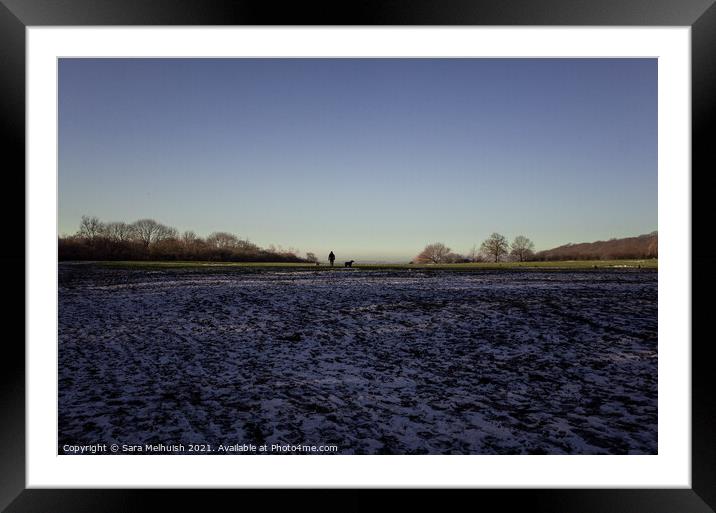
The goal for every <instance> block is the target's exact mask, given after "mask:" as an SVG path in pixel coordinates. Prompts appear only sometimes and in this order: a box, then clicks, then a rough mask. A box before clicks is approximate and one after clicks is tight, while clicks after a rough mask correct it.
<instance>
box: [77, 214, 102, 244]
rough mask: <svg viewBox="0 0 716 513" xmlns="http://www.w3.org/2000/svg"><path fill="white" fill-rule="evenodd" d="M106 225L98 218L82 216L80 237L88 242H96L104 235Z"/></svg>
mask: <svg viewBox="0 0 716 513" xmlns="http://www.w3.org/2000/svg"><path fill="white" fill-rule="evenodd" d="M103 231H104V225H103V224H102V221H100V220H99V219H98V218H97V217H95V216H92V217H89V216H82V220H81V221H80V230H79V232H78V235H79V236H80V237H82V238H83V239H86V240H90V241H92V240H95V239H96V238H97V237H100V236H101V235H102V232H103Z"/></svg>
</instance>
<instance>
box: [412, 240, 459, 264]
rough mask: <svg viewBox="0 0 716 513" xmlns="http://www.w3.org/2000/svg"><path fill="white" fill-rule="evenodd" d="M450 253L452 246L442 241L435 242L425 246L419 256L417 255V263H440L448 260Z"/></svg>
mask: <svg viewBox="0 0 716 513" xmlns="http://www.w3.org/2000/svg"><path fill="white" fill-rule="evenodd" d="M449 254H450V248H449V247H447V246H446V245H445V244H443V243H442V242H435V243H433V244H428V245H427V246H425V249H423V250H422V251H421V252H420V254H419V255H418V256H416V257H415V260H414V261H415V263H416V264H440V263H443V262H445V261H446V257H447V256H448V255H449Z"/></svg>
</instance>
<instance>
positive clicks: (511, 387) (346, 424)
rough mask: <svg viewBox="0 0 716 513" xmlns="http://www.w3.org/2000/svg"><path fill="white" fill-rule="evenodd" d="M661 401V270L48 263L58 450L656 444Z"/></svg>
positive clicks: (635, 448) (627, 450) (457, 450)
mask: <svg viewBox="0 0 716 513" xmlns="http://www.w3.org/2000/svg"><path fill="white" fill-rule="evenodd" d="M656 406H657V271H655V270H645V269H640V270H637V269H623V270H622V269H619V270H609V271H601V270H599V271H475V272H472V271H468V272H455V271H449V270H447V271H410V270H370V271H367V270H360V269H352V270H351V269H345V270H343V269H341V270H333V271H329V270H318V271H314V270H305V269H303V270H295V269H294V270H290V269H280V268H279V269H220V268H212V269H203V270H197V269H191V268H187V269H165V270H141V269H109V268H102V267H97V266H92V265H88V264H60V268H59V447H58V452H59V453H61V454H64V453H67V452H68V450H67V448H65V446H66V445H83V444H85V445H89V444H98V443H99V444H112V443H116V444H117V445H118V446H119V447H120V448H121V447H122V445H127V446H130V445H135V444H136V445H139V446H140V447H142V448H143V449H146V446H145V444H164V446H165V447H169V446H171V445H172V444H175V445H176V444H180V443H181V444H183V449H184V451H183V452H187V453H188V452H189V450H190V449H194V448H193V447H191V446H190V444H209V445H210V446H211V447H210V449H208V451H210V452H211V453H213V454H221V453H223V451H222V452H219V446H220V445H223V446H229V447H228V449H229V452H230V453H236V452H237V451H243V450H244V449H245V447H243V444H254V445H255V446H257V447H258V446H260V445H261V444H268V446H269V451H268V452H271V453H274V454H275V453H276V452H277V451H271V450H270V447H271V445H274V444H275V445H282V446H284V449H285V446H286V445H291V446H294V445H315V446H326V445H335V446H337V448H338V450H337V451H336V452H337V453H339V454H385V453H390V454H425V453H430V454H513V453H521V454H532V453H538V454H545V453H547V454H565V453H566V454H605V453H609V454H655V453H656V452H657V431H656V429H657V408H656ZM231 446H233V447H231ZM108 447H109V445H108ZM130 449H131V447H127V448H126V449H120V452H124V451H129V450H130ZM197 449H199V450H200V451H201V450H203V451H207V449H206V447H203V448H202V447H201V446H200V447H198V448H197ZM293 449H294V450H295V451H296V452H298V449H297V448H295V447H294V448H293ZM160 450H162V449H161V448H160ZM304 452H305V449H304ZM143 453H145V454H146V451H144V452H143Z"/></svg>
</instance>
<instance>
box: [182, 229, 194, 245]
mask: <svg viewBox="0 0 716 513" xmlns="http://www.w3.org/2000/svg"><path fill="white" fill-rule="evenodd" d="M197 239H198V237H197V236H196V233H194V232H193V231H191V230H186V231H185V232H184V233H182V234H181V241H182V243H183V244H184V246H186V247H191V246H193V245H195V244H196V242H197Z"/></svg>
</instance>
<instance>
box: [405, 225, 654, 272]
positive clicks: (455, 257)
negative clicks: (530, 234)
mask: <svg viewBox="0 0 716 513" xmlns="http://www.w3.org/2000/svg"><path fill="white" fill-rule="evenodd" d="M649 258H658V234H657V232H652V233H649V234H646V235H639V236H638V237H626V238H623V239H610V240H608V241H597V242H589V243H586V242H585V243H580V244H565V245H564V246H559V247H558V248H554V249H549V250H543V251H538V252H535V246H534V243H533V242H532V241H531V240H530V239H529V238H527V237H525V236H524V235H518V236H517V237H515V238H514V240H513V241H512V242H510V241H508V240H507V238H506V237H505V236H504V235H501V234H499V233H493V234H492V235H490V236H489V237H488V238H487V239H485V240H484V241H483V242H482V244H481V245H480V246H479V248H478V247H477V245H475V246H473V247H472V249H471V250H470V251H469V252H468V254H467V255H461V254H459V253H453V252H452V250H451V249H450V248H449V247H447V246H446V245H445V244H443V243H442V242H435V243H433V244H428V245H427V246H425V248H424V249H423V250H422V251H421V252H420V253H419V254H418V255H417V256H416V257H415V259H414V260H413V263H416V264H448V263H467V262H504V261H514V262H528V261H553V260H616V259H649Z"/></svg>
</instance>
